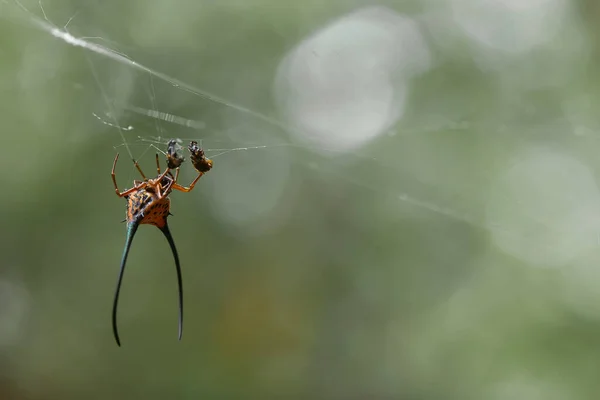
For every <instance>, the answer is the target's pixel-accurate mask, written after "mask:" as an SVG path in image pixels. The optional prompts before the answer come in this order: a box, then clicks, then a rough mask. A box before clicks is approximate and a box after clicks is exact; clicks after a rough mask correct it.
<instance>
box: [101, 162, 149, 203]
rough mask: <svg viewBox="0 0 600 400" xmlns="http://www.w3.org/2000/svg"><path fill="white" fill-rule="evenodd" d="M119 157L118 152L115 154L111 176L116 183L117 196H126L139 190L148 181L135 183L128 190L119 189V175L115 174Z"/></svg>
mask: <svg viewBox="0 0 600 400" xmlns="http://www.w3.org/2000/svg"><path fill="white" fill-rule="evenodd" d="M118 159H119V153H117V155H116V156H115V161H114V162H113V166H112V171H111V172H110V176H111V178H112V181H113V184H114V185H115V193H116V194H117V196H119V197H125V196H128V195H130V194H131V193H133V192H135V191H136V190H139V189H140V188H142V187H145V186H146V182H141V183H140V184H138V185H135V186H134V187H132V188H131V189H128V190H126V191H124V192H121V191H120V190H119V185H117V177H116V175H115V168H116V167H117V160H118ZM140 172H141V171H140ZM142 175H143V174H142Z"/></svg>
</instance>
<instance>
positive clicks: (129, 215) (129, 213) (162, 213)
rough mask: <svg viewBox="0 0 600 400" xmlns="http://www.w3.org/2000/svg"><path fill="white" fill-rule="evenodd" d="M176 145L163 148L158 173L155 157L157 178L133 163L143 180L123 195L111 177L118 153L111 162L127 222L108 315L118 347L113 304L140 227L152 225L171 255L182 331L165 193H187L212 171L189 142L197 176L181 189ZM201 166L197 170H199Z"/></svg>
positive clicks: (179, 268)
mask: <svg viewBox="0 0 600 400" xmlns="http://www.w3.org/2000/svg"><path fill="white" fill-rule="evenodd" d="M175 145H176V142H175V141H174V140H171V141H170V142H169V145H168V147H167V169H166V170H165V171H164V172H163V173H161V172H160V164H159V161H158V154H157V155H156V169H157V172H158V176H157V177H156V178H154V179H148V178H146V176H145V175H144V173H143V172H142V169H141V168H140V166H139V165H138V163H137V162H136V161H134V165H135V167H136V168H137V170H138V171H139V173H140V174H141V175H142V178H144V180H143V181H134V182H133V183H134V186H133V187H132V188H131V189H127V190H125V191H123V192H121V191H120V190H119V187H118V186H117V180H116V177H115V167H116V166H117V160H118V159H119V154H117V155H116V157H115V161H114V163H113V168H112V172H111V176H112V180H113V184H114V186H115V193H116V194H117V196H119V197H124V198H125V199H126V200H127V210H126V218H125V221H126V222H127V234H126V237H125V248H124V250H123V256H122V258H121V268H120V270H119V278H118V280H117V288H116V290H115V297H114V301H113V312H112V325H113V334H114V336H115V340H116V342H117V345H119V346H121V341H120V339H119V332H118V330H117V305H118V302H119V293H120V290H121V281H122V279H123V272H124V271H125V264H126V263H127V256H128V255H129V249H130V248H131V243H132V242H133V237H134V236H135V233H136V232H137V229H138V227H139V226H140V225H142V224H149V225H154V226H156V227H157V228H158V229H160V231H161V232H162V233H163V235H164V236H165V238H166V239H167V242H169V246H170V247H171V252H172V253H173V258H174V260H175V271H176V272H177V285H178V288H179V340H181V335H182V332H183V284H182V278H181V267H180V264H179V256H178V254H177V249H176V247H175V242H174V241H173V237H172V236H171V232H170V231H169V225H168V224H167V218H168V216H169V215H171V213H170V212H169V210H170V208H171V200H170V199H169V194H170V193H171V191H173V190H179V191H181V192H186V193H187V192H189V191H191V190H192V189H193V188H194V185H195V184H196V182H198V179H200V177H202V175H204V173H206V172H208V171H209V170H210V169H211V168H212V161H211V160H210V159H208V158H206V157H205V156H204V152H203V151H202V149H201V148H199V147H198V146H197V145H196V142H192V143H190V147H189V150H190V152H191V154H192V160H193V161H192V164H193V166H194V168H195V169H196V171H197V172H198V176H197V177H196V179H194V181H192V183H191V184H190V186H188V187H185V186H181V185H180V184H178V183H177V178H178V177H179V166H180V165H181V164H182V163H183V157H181V156H179V155H178V154H177V153H176V151H175ZM199 167H201V168H199ZM172 168H175V169H176V172H175V176H173V175H172V174H171V172H170V171H171V169H172Z"/></svg>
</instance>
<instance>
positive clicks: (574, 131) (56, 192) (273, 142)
mask: <svg viewBox="0 0 600 400" xmlns="http://www.w3.org/2000/svg"><path fill="white" fill-rule="evenodd" d="M447 3H448V4H449V2H428V1H422V2H421V1H393V0H388V1H384V2H383V3H382V4H383V5H385V6H387V7H389V8H390V9H392V10H394V11H396V12H398V13H401V14H405V15H407V16H411V17H413V18H415V20H417V21H419V22H420V23H421V24H422V29H423V32H424V35H425V37H426V38H427V39H428V41H429V43H430V46H431V49H430V50H431V52H432V53H433V55H434V57H433V58H434V60H435V62H434V65H433V66H432V68H431V70H429V71H428V72H427V73H425V74H423V75H421V76H419V77H417V78H415V79H414V80H413V82H412V86H411V90H410V93H409V97H408V107H407V109H406V111H405V114H404V117H403V118H402V120H401V121H400V122H399V123H398V124H396V125H395V126H394V127H393V128H392V129H391V131H390V132H389V133H390V134H389V135H384V136H381V137H379V138H377V139H375V140H374V141H372V142H371V143H370V144H368V145H367V146H365V147H364V148H363V149H361V150H360V151H355V152H349V153H346V154H338V153H333V154H332V153H330V152H327V151H323V150H324V149H322V148H318V147H316V146H315V147H311V146H304V145H297V146H296V145H294V146H292V145H290V146H281V144H282V143H283V144H293V143H295V142H294V139H293V138H292V137H291V136H289V133H288V132H286V131H285V130H282V129H280V128H279V127H277V126H275V125H273V124H270V123H268V122H265V121H264V120H260V119H256V118H254V117H253V116H252V115H249V114H246V113H243V112H239V111H237V110H235V109H233V108H231V107H228V106H224V105H222V104H218V103H216V102H213V101H210V100H208V99H206V98H203V97H202V96H198V95H194V94H192V93H189V92H186V91H185V90H181V89H180V88H177V87H175V86H173V85H172V84H170V83H169V82H166V81H165V80H161V79H159V78H156V77H154V78H152V77H150V76H149V75H148V74H145V73H143V72H141V71H139V70H136V69H135V68H133V67H131V66H127V65H124V64H120V63H117V62H115V61H114V60H110V59H108V58H106V57H102V56H100V55H98V54H94V53H92V52H90V51H86V50H84V49H82V48H78V47H74V46H70V45H68V44H66V43H65V42H63V41H60V40H57V39H56V38H53V37H52V35H50V33H49V32H46V31H44V30H40V29H38V28H37V27H36V25H35V23H34V18H43V13H42V11H41V9H40V8H39V6H38V4H37V2H35V1H30V2H24V3H23V4H24V5H25V6H26V7H27V8H28V10H29V12H25V11H23V10H21V9H20V8H19V7H16V6H15V3H14V2H13V0H6V1H4V2H0V93H1V95H0V110H1V115H2V117H3V118H2V119H3V124H2V129H1V130H0V132H1V133H0V135H2V143H3V149H4V151H3V157H2V158H3V164H2V165H3V166H4V167H5V169H4V171H5V172H4V173H3V174H2V177H1V178H0V186H1V187H2V188H4V193H5V194H4V196H2V199H1V200H0V210H1V211H0V221H1V225H0V229H1V231H0V232H1V234H2V240H1V241H0V254H1V255H2V257H1V258H0V398H2V399H15V400H16V399H36V400H38V399H39V400H44V399H54V398H61V399H81V398H85V399H107V398H111V399H129V398H146V399H165V398H189V399H196V398H236V399H238V398H239V399H241V398H298V399H313V398H314V399H318V398H323V399H330V398H331V399H347V398H348V399H350V398H352V399H354V398H356V399H358V398H361V399H362V398H365V399H366V398H390V399H392V398H393V399H432V400H434V399H528V400H529V399H564V398H569V399H579V398H581V399H591V398H595V394H596V393H597V392H598V389H600V387H599V383H598V379H597V376H596V375H597V365H596V364H597V359H598V358H599V357H600V350H599V349H600V339H599V338H600V335H599V334H600V319H599V317H600V308H599V307H598V300H600V295H598V293H600V283H598V282H600V280H598V279H597V278H599V277H600V276H599V274H598V272H596V270H597V267H598V265H600V264H598V261H600V250H599V247H598V246H597V244H596V243H595V242H596V240H597V238H596V237H595V236H594V235H593V233H592V234H591V236H589V237H588V236H585V237H584V238H583V239H581V237H583V236H581V237H580V236H577V235H575V237H576V238H578V240H579V239H581V240H584V241H586V240H588V239H589V241H590V243H592V245H589V246H587V247H584V248H583V249H579V248H578V247H577V245H579V242H577V243H575V244H571V242H569V243H568V246H569V247H568V248H567V250H564V251H569V253H568V254H569V255H570V254H573V256H572V257H565V261H564V262H562V263H561V265H558V266H554V265H550V266H547V265H542V266H540V265H536V262H535V255H533V256H530V258H522V257H519V255H518V254H516V253H511V252H510V251H507V249H506V248H503V247H502V246H500V245H498V243H500V242H498V240H497V236H494V235H497V234H498V232H499V231H500V230H502V229H508V230H509V232H508V233H507V234H509V235H513V234H514V236H511V238H512V239H511V240H516V241H517V242H518V243H519V244H521V245H524V246H525V247H528V246H529V247H530V248H534V246H533V244H532V245H531V246H530V245H529V244H528V243H530V242H529V241H532V243H537V242H536V237H535V236H536V232H538V234H539V232H542V231H543V232H546V231H548V232H550V233H549V234H552V235H554V236H551V237H549V239H548V240H547V241H543V242H542V243H541V244H540V245H539V246H538V247H535V249H537V250H535V249H534V250H535V251H540V252H544V251H548V252H550V254H551V255H552V254H554V253H552V251H563V250H562V249H563V248H562V247H560V246H561V245H562V244H564V241H566V240H568V239H569V240H570V238H571V236H569V237H566V236H564V235H562V233H563V232H566V231H565V230H564V229H566V228H565V227H564V226H562V225H560V224H559V225H552V224H551V223H550V222H548V221H547V220H539V221H537V223H539V224H540V226H541V228H539V229H540V230H539V231H537V230H533V231H532V232H533V233H532V234H531V235H529V236H528V235H527V231H526V230H525V229H524V230H522V231H518V232H513V231H511V230H510V229H513V228H514V227H515V226H517V228H518V227H519V226H520V225H519V224H520V222H519V221H521V220H519V221H517V222H514V223H513V225H511V226H510V227H506V226H505V225H504V224H503V222H506V221H508V217H506V215H507V214H510V213H512V211H515V212H517V210H518V209H519V208H518V207H519V204H520V203H519V201H521V200H519V199H517V200H515V199H513V198H511V197H510V196H511V195H513V194H514V193H513V192H514V190H513V191H511V190H512V189H511V188H512V186H510V185H511V182H508V183H506V182H505V183H502V184H498V179H499V178H498V177H499V176H500V177H501V176H504V175H503V174H504V173H505V171H507V170H509V169H510V168H511V166H513V165H514V163H515V157H517V156H518V155H519V154H522V152H525V153H527V151H528V149H529V148H532V147H533V148H537V147H538V146H542V147H544V148H548V149H552V150H553V151H556V152H560V153H561V154H568V155H569V157H571V158H573V159H576V160H578V162H579V163H581V164H583V165H585V166H587V167H588V168H589V169H590V170H591V171H592V172H595V171H596V170H598V167H600V163H599V162H598V157H597V154H598V151H599V150H600V148H599V141H598V140H597V129H598V128H599V127H600V125H599V124H598V119H597V116H596V114H597V112H596V109H597V104H598V98H599V97H598V95H597V92H598V82H600V81H599V80H598V79H597V76H596V75H597V71H598V70H599V69H598V61H597V60H598V57H597V53H598V51H597V49H598V39H597V37H598V34H599V33H600V31H599V30H598V28H597V26H598V24H597V23H596V22H597V20H598V18H597V16H598V13H597V9H598V7H597V6H596V5H595V3H594V2H591V1H580V2H571V4H570V9H569V12H570V14H569V15H570V18H569V19H568V20H566V21H565V22H564V26H562V27H561V29H558V31H557V32H556V33H555V36H554V37H553V38H552V40H551V42H550V44H549V45H545V46H537V47H534V48H532V49H531V50H530V51H528V52H525V53H523V54H517V55H515V54H512V53H510V52H500V51H498V52H495V53H494V54H493V55H490V54H489V52H488V53H486V52H484V51H479V50H477V49H476V46H475V45H474V44H473V43H472V42H471V41H470V40H469V39H468V37H467V35H465V34H464V33H461V32H459V31H458V30H457V29H458V28H457V27H456V26H452V25H444V24H438V23H437V22H438V21H439V19H440V18H442V16H443V15H444V14H445V13H446V12H447V7H448V5H447ZM370 4H372V2H365V1H346V0H331V1H328V2H323V1H304V2H292V1H275V0H268V1H267V0H248V1H240V2H227V1H219V2H214V1H197V2H194V1H170V2H166V1H160V0H154V1H145V0H144V1H142V0H137V1H127V2H126V1H102V2H83V3H82V2H78V1H73V0H60V1H58V0H57V1H54V0H47V1H43V2H42V5H43V7H44V11H45V13H46V16H47V18H48V20H49V21H50V22H51V23H53V24H55V25H57V26H59V27H61V26H62V25H64V24H65V23H67V21H69V19H70V18H72V20H71V21H70V22H69V25H68V30H69V32H70V33H71V34H73V35H74V36H76V37H88V38H91V39H89V40H90V41H92V42H94V43H98V44H100V45H103V46H106V47H107V48H110V49H113V50H116V51H119V52H122V53H124V54H126V55H127V57H129V58H131V59H132V60H135V61H136V62H137V63H140V64H143V65H146V66H148V67H150V68H151V69H152V70H154V71H158V72H160V73H163V74H166V75H168V76H171V77H174V78H176V79H178V80H180V81H182V82H185V83H187V84H190V85H193V86H194V87H197V88H201V89H203V90H206V91H207V92H210V93H216V94H218V96H220V97H221V98H224V99H227V100H228V101H231V102H234V103H236V104H240V105H242V106H243V107H247V108H249V109H252V110H255V111H256V112H258V113H261V115H265V116H269V117H272V118H275V119H278V116H277V108H276V105H275V104H274V101H273V96H272V81H273V76H274V74H275V71H276V70H277V67H278V65H279V63H280V62H281V59H282V58H283V57H284V55H285V54H286V52H288V51H289V50H291V49H292V48H293V47H294V46H295V45H296V44H297V43H298V42H300V41H301V40H303V38H305V37H307V36H309V35H311V34H312V33H313V32H315V31H316V30H318V29H319V28H321V27H322V26H324V25H326V24H327V23H329V22H330V21H332V20H334V19H335V18H337V17H339V16H341V15H344V14H346V13H349V12H352V11H353V10H356V9H358V8H359V7H362V6H366V5H370ZM33 15H35V17H33ZM517 39H518V38H517ZM490 63H492V64H493V67H489V65H490ZM486 65H487V66H488V67H486ZM124 104H128V105H134V106H138V107H143V108H146V109H156V110H160V111H162V112H165V113H169V114H173V115H178V116H184V117H185V118H190V119H194V120H200V121H203V122H204V123H205V124H206V126H207V128H206V129H205V130H203V131H192V130H190V129H187V128H185V127H182V126H179V125H174V124H168V123H166V122H164V121H158V122H157V121H155V120H153V119H151V118H149V117H147V116H144V115H136V114H134V113H131V112H127V110H126V109H125V108H124V107H123V105H124ZM93 113H95V114H97V115H98V116H101V117H103V118H104V117H106V118H105V119H106V120H107V121H111V118H110V113H113V114H112V115H114V116H115V117H116V119H117V120H118V122H119V124H121V125H123V126H128V125H131V126H133V127H134V128H135V129H134V130H133V131H124V135H125V138H126V140H127V142H128V143H131V149H132V151H133V153H134V156H135V157H137V158H140V162H141V164H142V167H143V168H144V170H146V171H154V166H153V165H154V164H153V163H154V158H153V153H154V149H151V148H149V146H148V145H147V143H140V142H137V141H136V140H137V136H138V135H142V136H146V137H151V136H159V135H160V136H163V137H181V138H198V139H202V145H203V146H204V147H206V148H226V149H235V148H241V147H247V146H252V145H254V146H261V145H264V146H266V148H264V149H250V150H235V151H231V152H228V153H226V154H223V155H222V156H219V157H217V158H216V159H215V167H214V169H213V171H211V172H210V173H209V174H207V175H206V176H205V177H203V178H202V179H201V180H200V182H199V184H198V186H197V187H196V189H195V191H194V192H192V193H190V194H189V195H185V194H182V193H174V194H173V195H172V196H171V197H172V200H173V203H172V204H173V209H172V212H173V214H174V217H171V219H170V225H171V230H172V232H173V235H174V237H175V241H176V243H177V246H178V249H179V254H180V257H181V261H182V266H183V274H184V294H185V309H186V312H185V321H184V334H183V340H182V342H177V340H176V333H177V331H176V328H177V325H176V317H177V314H176V311H177V310H176V281H175V273H174V266H173V265H172V264H173V260H172V257H171V255H170V251H169V248H168V245H167V243H166V241H164V238H163V237H162V235H161V234H160V232H158V230H156V229H154V228H153V227H142V228H143V229H140V231H139V232H138V234H137V237H136V238H135V241H134V244H133V247H132V252H131V253H130V258H129V262H128V270H127V271H126V273H125V278H124V286H123V291H122V295H121V300H120V314H119V321H120V328H121V340H122V343H123V347H121V348H118V347H117V346H116V345H115V343H114V341H113V337H112V333H111V327H110V309H111V305H112V295H113V291H114V284H115V281H116V274H117V270H118V263H119V260H120V256H121V252H122V246H123V243H124V234H125V231H124V227H123V225H122V224H119V221H120V220H121V219H122V218H123V212H124V206H125V204H124V201H123V200H119V199H117V197H116V196H115V195H114V191H113V188H112V183H111V180H110V176H109V175H110V168H111V163H112V160H113V157H114V155H115V152H116V151H119V152H120V153H121V155H122V158H121V160H120V165H119V168H118V172H117V178H118V182H119V185H120V187H121V188H125V187H128V185H130V182H131V181H132V180H133V179H137V177H136V173H135V170H134V168H133V167H132V166H131V165H128V164H127V157H124V155H125V154H126V150H125V148H124V147H123V146H122V144H123V140H122V138H121V136H120V135H119V131H118V130H117V129H116V128H114V127H110V126H108V125H105V124H103V123H102V122H101V121H99V120H98V119H97V118H95V117H94V115H93ZM107 113H108V114H109V115H108V116H107ZM115 147H116V149H117V150H116V151H115ZM216 153H219V152H218V151H215V152H213V153H212V154H216ZM516 155H517V156H516ZM517 175H518V174H517ZM183 176H184V178H183V179H184V181H188V180H191V179H192V178H193V173H192V171H190V170H184V171H183ZM511 176H512V175H511ZM573 178H574V177H572V176H568V177H567V178H565V179H566V180H567V181H570V180H572V179H573ZM545 179H546V180H545V181H544V182H542V183H544V184H546V185H547V186H544V187H549V188H551V189H553V190H551V191H550V192H549V195H547V196H546V195H545V194H544V193H546V192H544V193H541V192H538V191H537V186H535V185H533V188H532V189H531V190H532V193H534V194H535V195H536V196H537V195H539V197H536V198H539V199H541V200H540V201H539V205H540V208H543V206H544V204H545V202H546V201H548V202H550V204H554V203H552V201H553V199H552V196H555V195H556V193H563V194H565V195H568V194H569V193H571V192H569V191H566V190H565V189H564V188H563V187H562V186H560V185H559V183H560V182H564V180H563V181H561V180H559V179H558V177H556V176H552V175H550V176H546V178H545ZM594 179H595V180H596V181H597V179H596V178H594ZM532 182H533V183H536V184H537V183H539V182H538V181H535V180H534V181H532ZM498 185H499V186H498ZM503 185H507V186H503ZM513 189H514V188H513ZM526 189H527V188H526V187H523V190H524V191H526ZM540 190H541V189H540ZM590 190H591V189H590ZM219 193H220V194H219ZM528 193H529V192H528ZM583 193H584V195H585V194H586V193H588V192H586V191H583ZM517 194H518V193H517ZM503 196H506V198H505V197H503ZM532 196H533V195H532ZM273 199H275V200H276V201H275V200H273ZM590 199H593V197H592V196H590ZM492 200H494V201H496V203H494V202H493V201H492ZM513 201H514V203H513ZM577 201H578V200H577V199H576V200H573V202H572V203H569V204H573V205H574V207H576V206H577V204H579V203H577ZM590 201H591V200H590ZM490 204H500V205H498V206H497V207H504V208H503V209H502V210H501V211H502V212H500V211H499V212H498V213H497V214H494V215H496V216H499V218H500V219H499V220H494V221H493V222H494V223H497V224H499V225H498V226H497V225H493V224H491V223H490V220H489V215H490V214H489V213H490V211H489V209H490V207H491V206H490ZM597 206H598V207H600V204H597ZM261 207H264V209H263V208H261ZM224 210H237V211H239V216H238V217H237V218H238V219H235V218H234V217H232V215H231V214H235V215H238V214H237V212H232V211H230V212H229V213H227V212H225V211H224ZM586 210H587V209H586ZM515 215H520V214H515ZM552 215H553V217H554V214H552ZM503 216H504V217H503ZM244 218H246V219H244ZM504 218H506V221H505V220H504ZM519 218H520V217H519ZM527 218H528V217H527V215H525V216H523V220H524V221H525V220H526V219H527ZM595 218H597V217H596V216H595V215H588V214H586V215H584V216H582V224H585V221H589V220H594V221H595ZM565 224H566V223H565ZM596 226H597V225H594V227H596ZM536 229H537V228H536ZM573 229H575V231H576V229H577V227H575V228H573ZM568 232H571V231H568ZM586 232H587V231H586ZM599 232H600V231H599ZM530 233H531V232H530ZM586 235H587V233H586ZM540 240H541V239H540ZM511 243H512V242H511ZM586 243H587V242H586ZM576 247H577V249H579V250H577V251H576V249H575V248H576ZM511 248H515V247H514V246H513V247H511ZM574 249H575V250H574ZM562 254H563V253H560V255H562ZM532 257H533V258H534V261H532ZM550 264H551V263H550ZM578 285H583V286H581V288H580V286H578Z"/></svg>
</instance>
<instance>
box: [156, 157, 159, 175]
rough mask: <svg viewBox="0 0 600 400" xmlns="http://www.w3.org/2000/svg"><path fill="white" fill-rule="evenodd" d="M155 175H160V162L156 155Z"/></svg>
mask: <svg viewBox="0 0 600 400" xmlns="http://www.w3.org/2000/svg"><path fill="white" fill-rule="evenodd" d="M156 174H157V175H160V161H158V153H156Z"/></svg>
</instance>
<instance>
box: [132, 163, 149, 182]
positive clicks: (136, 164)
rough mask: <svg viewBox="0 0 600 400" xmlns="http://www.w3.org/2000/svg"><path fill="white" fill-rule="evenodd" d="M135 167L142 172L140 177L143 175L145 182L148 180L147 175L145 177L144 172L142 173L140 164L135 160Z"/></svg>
mask: <svg viewBox="0 0 600 400" xmlns="http://www.w3.org/2000/svg"><path fill="white" fill-rule="evenodd" d="M133 165H135V167H136V168H137V170H138V171H139V172H140V175H142V178H144V180H145V181H146V180H148V178H146V175H144V172H143V171H142V167H140V164H138V162H137V161H135V160H133Z"/></svg>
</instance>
